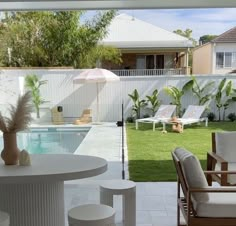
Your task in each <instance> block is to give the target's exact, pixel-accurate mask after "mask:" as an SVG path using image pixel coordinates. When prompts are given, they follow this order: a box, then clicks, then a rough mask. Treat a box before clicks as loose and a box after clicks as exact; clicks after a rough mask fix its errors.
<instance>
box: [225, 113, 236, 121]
mask: <svg viewBox="0 0 236 226" xmlns="http://www.w3.org/2000/svg"><path fill="white" fill-rule="evenodd" d="M227 118H228V119H229V120H230V121H231V122H234V121H235V120H236V115H235V113H230V114H228V116H227Z"/></svg>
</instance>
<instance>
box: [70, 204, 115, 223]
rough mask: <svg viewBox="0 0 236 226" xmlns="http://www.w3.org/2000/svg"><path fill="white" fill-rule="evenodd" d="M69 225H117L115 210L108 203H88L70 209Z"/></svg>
mask: <svg viewBox="0 0 236 226" xmlns="http://www.w3.org/2000/svg"><path fill="white" fill-rule="evenodd" d="M68 222H69V226H115V210H114V209H113V208H112V207H110V206H106V205H100V204H87V205H81V206H77V207H74V208H72V209H70V210H69V211H68Z"/></svg>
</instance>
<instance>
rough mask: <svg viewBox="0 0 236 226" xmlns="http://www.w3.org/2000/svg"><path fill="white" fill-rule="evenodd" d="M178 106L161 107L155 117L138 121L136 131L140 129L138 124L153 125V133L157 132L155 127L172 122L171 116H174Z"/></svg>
mask: <svg viewBox="0 0 236 226" xmlns="http://www.w3.org/2000/svg"><path fill="white" fill-rule="evenodd" d="M175 109H176V105H161V106H160V107H159V109H158V110H157V112H156V114H155V116H153V117H149V118H143V119H136V121H135V123H136V129H138V123H140V122H141V123H152V125H153V131H154V130H155V125H156V124H157V123H159V122H163V121H164V120H165V121H168V120H170V118H171V116H172V115H173V114H174V112H175Z"/></svg>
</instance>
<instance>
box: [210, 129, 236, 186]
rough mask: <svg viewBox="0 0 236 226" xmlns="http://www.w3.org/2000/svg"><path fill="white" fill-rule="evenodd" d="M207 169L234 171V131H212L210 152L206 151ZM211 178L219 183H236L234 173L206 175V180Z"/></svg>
mask: <svg viewBox="0 0 236 226" xmlns="http://www.w3.org/2000/svg"><path fill="white" fill-rule="evenodd" d="M207 170H218V171H219V170H223V171H236V132H235V131H234V132H215V133H212V152H208V153H207ZM212 180H215V181H217V182H218V183H219V184H221V185H224V186H226V185H236V175H235V174H228V175H227V174H222V175H218V174H214V175H208V176H207V181H208V184H209V185H211V183H212Z"/></svg>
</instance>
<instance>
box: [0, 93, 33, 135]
mask: <svg viewBox="0 0 236 226" xmlns="http://www.w3.org/2000/svg"><path fill="white" fill-rule="evenodd" d="M9 111H10V117H9V118H8V117H4V116H3V115H2V114H1V112H0V130H1V131H2V132H4V133H16V132H19V131H22V130H25V129H27V128H28V126H29V124H30V122H31V120H32V118H31V113H32V111H33V106H32V103H31V92H26V93H25V94H24V95H23V96H20V97H19V98H18V101H17V104H16V106H13V105H10V109H9Z"/></svg>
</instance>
